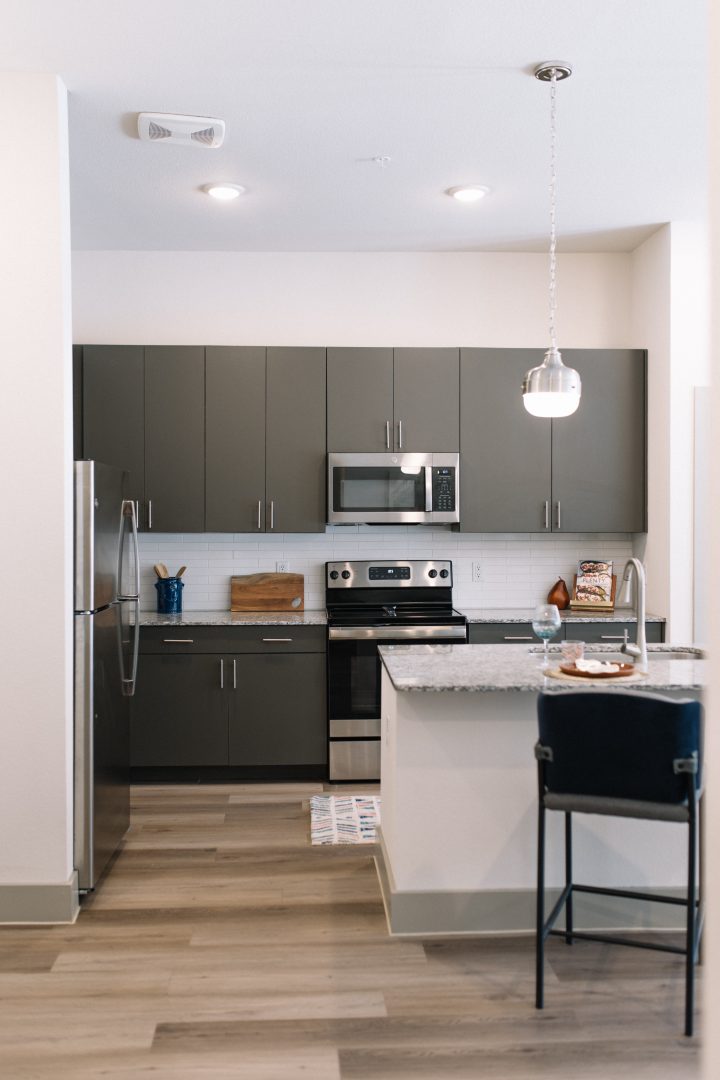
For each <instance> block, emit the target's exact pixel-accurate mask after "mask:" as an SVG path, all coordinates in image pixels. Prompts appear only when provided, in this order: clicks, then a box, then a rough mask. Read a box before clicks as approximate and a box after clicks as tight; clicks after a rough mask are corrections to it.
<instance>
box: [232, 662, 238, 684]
mask: <svg viewBox="0 0 720 1080" xmlns="http://www.w3.org/2000/svg"><path fill="white" fill-rule="evenodd" d="M233 690H237V660H233Z"/></svg>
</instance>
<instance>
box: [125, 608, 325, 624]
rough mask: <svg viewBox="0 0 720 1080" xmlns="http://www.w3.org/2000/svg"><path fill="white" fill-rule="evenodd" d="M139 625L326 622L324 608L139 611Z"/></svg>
mask: <svg viewBox="0 0 720 1080" xmlns="http://www.w3.org/2000/svg"><path fill="white" fill-rule="evenodd" d="M140 625H141V626H326V625H327V616H326V614H325V612H324V611H184V612H183V613H182V615H158V614H157V612H155V611H141V612H140Z"/></svg>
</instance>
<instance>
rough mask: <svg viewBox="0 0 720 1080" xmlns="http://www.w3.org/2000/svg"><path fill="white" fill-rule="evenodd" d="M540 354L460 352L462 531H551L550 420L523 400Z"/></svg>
mask: <svg viewBox="0 0 720 1080" xmlns="http://www.w3.org/2000/svg"><path fill="white" fill-rule="evenodd" d="M541 361H542V354H541V352H540V350H538V349H462V350H461V354H460V389H461V394H460V454H461V456H460V528H461V530H462V531H463V532H506V533H513V532H519V533H522V532H527V533H531V532H545V531H549V529H550V498H551V486H550V449H551V437H552V436H551V421H550V420H546V419H542V418H539V417H536V416H531V415H530V414H529V413H528V412H527V411H526V409H525V407H524V405H523V401H522V380H523V376H524V375H525V372H526V371H527V370H528V369H529V368H531V367H534V366H536V365H537V364H539V363H541Z"/></svg>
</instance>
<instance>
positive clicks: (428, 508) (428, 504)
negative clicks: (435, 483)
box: [425, 465, 433, 514]
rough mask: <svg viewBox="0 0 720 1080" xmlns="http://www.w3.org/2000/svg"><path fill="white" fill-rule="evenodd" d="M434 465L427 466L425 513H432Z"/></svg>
mask: <svg viewBox="0 0 720 1080" xmlns="http://www.w3.org/2000/svg"><path fill="white" fill-rule="evenodd" d="M432 508H433V504H432V465H426V466H425V511H426V513H428V514H430V513H432Z"/></svg>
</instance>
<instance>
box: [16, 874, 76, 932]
mask: <svg viewBox="0 0 720 1080" xmlns="http://www.w3.org/2000/svg"><path fill="white" fill-rule="evenodd" d="M79 910H80V900H79V896H78V878H77V871H76V870H73V872H72V874H71V876H70V877H69V878H68V880H67V881H62V882H59V883H58V884H56V885H3V884H0V923H4V924H8V923H11V924H12V923H25V924H27V923H72V922H75V919H76V918H77V916H78V912H79Z"/></svg>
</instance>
